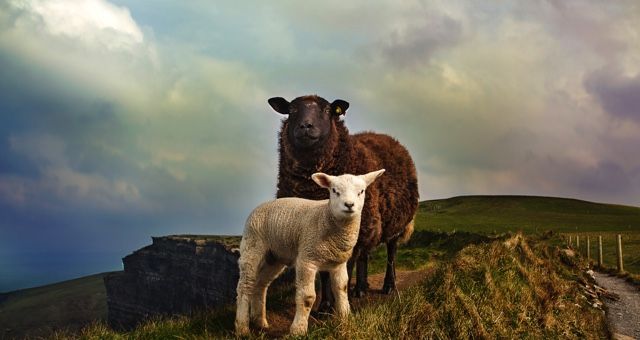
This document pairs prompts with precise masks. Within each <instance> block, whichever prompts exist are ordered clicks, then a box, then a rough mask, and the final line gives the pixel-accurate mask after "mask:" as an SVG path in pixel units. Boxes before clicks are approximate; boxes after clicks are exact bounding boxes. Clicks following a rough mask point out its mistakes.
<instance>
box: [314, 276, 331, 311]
mask: <svg viewBox="0 0 640 340" xmlns="http://www.w3.org/2000/svg"><path fill="white" fill-rule="evenodd" d="M320 289H322V296H321V298H320V305H319V306H318V314H331V313H333V305H334V298H333V292H332V291H331V280H330V276H329V272H320Z"/></svg>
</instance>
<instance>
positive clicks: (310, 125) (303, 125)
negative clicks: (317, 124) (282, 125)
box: [299, 122, 313, 129]
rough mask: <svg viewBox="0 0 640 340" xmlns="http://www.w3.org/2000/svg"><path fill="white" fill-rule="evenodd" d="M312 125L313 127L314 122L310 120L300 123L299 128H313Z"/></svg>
mask: <svg viewBox="0 0 640 340" xmlns="http://www.w3.org/2000/svg"><path fill="white" fill-rule="evenodd" d="M312 127H313V124H311V123H309V122H303V123H300V126H299V128H301V129H311V128H312Z"/></svg>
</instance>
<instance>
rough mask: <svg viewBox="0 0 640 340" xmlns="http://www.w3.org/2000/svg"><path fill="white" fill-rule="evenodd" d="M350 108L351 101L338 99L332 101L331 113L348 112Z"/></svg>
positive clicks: (337, 114)
mask: <svg viewBox="0 0 640 340" xmlns="http://www.w3.org/2000/svg"><path fill="white" fill-rule="evenodd" d="M348 108H349V103H347V102H346V101H344V100H342V99H336V100H334V101H333V103H331V114H332V115H334V116H339V115H343V114H346V113H347V109H348Z"/></svg>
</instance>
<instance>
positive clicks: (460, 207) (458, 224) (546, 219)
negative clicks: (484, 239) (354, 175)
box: [416, 196, 640, 233]
mask: <svg viewBox="0 0 640 340" xmlns="http://www.w3.org/2000/svg"><path fill="white" fill-rule="evenodd" d="M419 209H420V211H419V213H418V216H417V223H416V227H417V228H418V229H421V230H434V231H435V230H438V231H453V230H461V231H469V232H475V233H502V232H507V231H512V232H515V231H517V230H522V231H523V232H524V233H535V232H541V231H544V230H553V231H555V232H569V233H571V232H597V231H619V232H638V231H640V208H638V207H631V206H624V205H615V204H604V203H593V202H587V201H581V200H577V199H569V198H557V197H539V196H459V197H453V198H448V199H438V200H430V201H424V202H421V203H420V208H419Z"/></svg>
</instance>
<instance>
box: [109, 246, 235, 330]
mask: <svg viewBox="0 0 640 340" xmlns="http://www.w3.org/2000/svg"><path fill="white" fill-rule="evenodd" d="M239 243H240V237H239V236H194V235H176V236H164V237H153V244H151V245H149V246H147V247H144V248H142V249H140V250H137V251H135V252H134V253H133V254H131V255H128V256H126V257H125V258H124V259H123V260H122V261H123V263H124V271H122V272H116V273H112V274H109V275H107V276H106V277H105V279H104V283H105V286H106V289H107V305H108V308H109V317H108V319H109V325H110V326H111V327H114V328H117V329H130V328H132V327H134V326H135V325H137V324H138V323H139V322H140V321H142V320H144V319H146V318H148V317H150V316H157V315H176V314H189V313H191V312H193V311H194V310H198V309H209V308H216V307H220V306H222V305H225V304H228V303H231V302H233V301H234V300H235V296H236V285H237V282H238V276H239V274H238V263H237V262H238V257H239V255H240V254H239V251H238V245H239Z"/></svg>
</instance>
